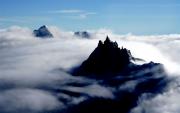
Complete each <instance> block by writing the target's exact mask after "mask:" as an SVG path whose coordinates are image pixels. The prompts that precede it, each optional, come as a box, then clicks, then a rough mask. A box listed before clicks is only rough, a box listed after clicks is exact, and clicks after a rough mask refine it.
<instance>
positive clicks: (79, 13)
mask: <svg viewBox="0 0 180 113" xmlns="http://www.w3.org/2000/svg"><path fill="white" fill-rule="evenodd" d="M48 13H50V14H61V15H62V14H65V16H66V17H69V18H72V19H86V18H87V17H88V16H90V15H95V14H97V13H96V12H89V11H85V10H80V9H64V10H53V11H48Z"/></svg>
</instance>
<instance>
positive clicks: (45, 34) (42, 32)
mask: <svg viewBox="0 0 180 113" xmlns="http://www.w3.org/2000/svg"><path fill="white" fill-rule="evenodd" d="M33 33H34V35H35V36H36V37H40V38H53V35H52V33H51V32H50V31H49V30H48V28H47V27H46V26H45V25H43V26H41V27H40V28H39V29H38V30H34V31H33Z"/></svg>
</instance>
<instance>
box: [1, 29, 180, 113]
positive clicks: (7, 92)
mask: <svg viewBox="0 0 180 113" xmlns="http://www.w3.org/2000/svg"><path fill="white" fill-rule="evenodd" d="M49 29H50V31H51V32H52V34H53V35H54V36H55V38H51V39H40V38H37V37H34V36H33V34H32V31H31V30H30V29H28V28H21V27H18V26H14V27H11V28H8V29H1V30H0V81H1V82H0V90H1V91H0V108H1V111H2V112H14V111H16V112H23V110H26V111H27V110H28V111H29V112H44V111H45V112H46V111H51V110H56V109H57V108H58V109H59V108H62V109H63V108H65V107H66V105H64V104H63V102H61V101H59V100H61V99H62V98H63V99H64V98H65V99H66V100H68V101H69V103H70V104H75V103H79V102H81V101H83V100H85V99H86V98H87V97H86V96H83V97H77V98H72V97H70V96H68V95H65V94H60V93H58V94H56V93H54V92H51V89H58V90H59V89H60V90H64V89H66V90H69V91H75V92H79V93H84V94H86V95H89V96H92V97H106V98H114V95H113V92H112V89H110V88H106V87H103V86H100V85H98V84H96V81H93V80H89V79H85V78H81V77H72V76H71V75H69V74H68V73H66V71H67V70H69V69H70V68H72V67H74V66H77V65H79V64H80V63H81V62H82V61H84V60H85V59H86V58H87V57H88V55H89V54H90V53H91V52H92V51H93V50H94V48H95V47H96V46H97V43H98V40H99V39H102V40H104V39H105V38H106V35H109V37H110V38H111V39H112V40H113V41H117V42H118V44H119V46H123V47H126V48H128V49H130V50H131V53H132V55H133V56H134V57H137V58H142V59H144V60H146V61H147V62H149V61H154V62H160V63H163V64H164V65H165V67H166V69H167V71H168V72H169V73H170V75H172V77H177V78H179V77H178V75H180V71H179V68H180V59H179V58H180V54H179V51H180V34H170V35H154V36H135V35H132V34H127V35H117V34H114V33H112V32H111V31H110V30H105V29H101V30H98V31H92V30H90V32H91V33H92V35H91V36H92V37H91V38H90V39H83V38H80V37H75V36H74V35H73V33H72V32H66V31H62V30H60V29H58V28H57V27H54V26H52V27H51V26H50V27H49ZM73 82H76V83H80V84H90V85H88V86H85V87H82V88H77V87H75V86H67V84H68V83H73ZM176 83H177V84H178V80H177V81H176ZM177 84H176V85H172V87H171V86H169V89H167V92H165V93H164V94H162V95H157V96H156V97H154V98H152V99H146V98H144V96H142V97H141V98H140V99H139V105H138V106H137V107H136V108H134V109H133V110H132V113H142V112H145V113H152V112H153V113H161V112H163V113H177V112H180V109H179V108H180V101H179V100H178V97H180V93H179V89H178V85H177ZM99 91H101V92H99ZM144 95H146V94H144ZM17 100H18V101H17Z"/></svg>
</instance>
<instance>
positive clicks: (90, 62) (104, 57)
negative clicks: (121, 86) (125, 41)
mask: <svg viewBox="0 0 180 113" xmlns="http://www.w3.org/2000/svg"><path fill="white" fill-rule="evenodd" d="M132 59H133V57H132V55H131V52H130V51H129V50H127V49H126V48H123V47H122V48H118V44H117V42H112V41H111V40H110V39H109V38H108V37H107V38H106V40H105V41H104V43H103V42H102V41H99V44H98V46H97V47H96V49H95V50H94V51H93V52H92V53H91V55H90V56H89V58H88V59H87V60H86V61H84V62H83V63H82V65H81V66H80V67H79V68H77V70H75V71H74V73H73V74H74V75H88V76H93V75H98V76H101V75H102V76H108V75H114V74H118V73H119V72H121V71H122V70H123V69H124V68H125V67H126V66H128V65H129V64H131V60H132Z"/></svg>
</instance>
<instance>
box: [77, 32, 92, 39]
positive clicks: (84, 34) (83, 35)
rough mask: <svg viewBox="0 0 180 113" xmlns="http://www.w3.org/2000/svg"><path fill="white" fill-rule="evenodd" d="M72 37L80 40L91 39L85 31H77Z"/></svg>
mask: <svg viewBox="0 0 180 113" xmlns="http://www.w3.org/2000/svg"><path fill="white" fill-rule="evenodd" d="M74 35H75V36H78V37H81V38H90V37H91V35H90V33H88V32H87V31H77V32H74Z"/></svg>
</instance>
